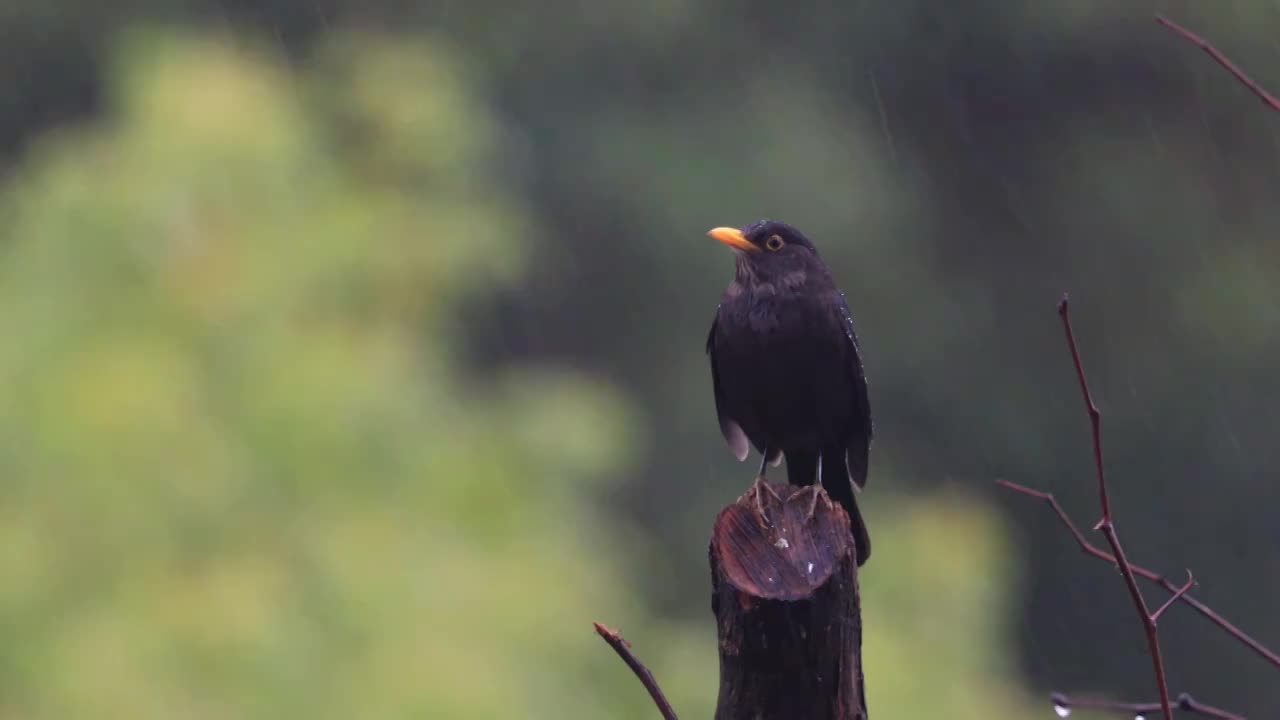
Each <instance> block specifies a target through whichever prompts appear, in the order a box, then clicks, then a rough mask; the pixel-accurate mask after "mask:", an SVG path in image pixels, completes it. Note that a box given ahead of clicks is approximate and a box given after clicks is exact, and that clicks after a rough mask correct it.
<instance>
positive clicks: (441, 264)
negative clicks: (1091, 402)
mask: <svg viewBox="0 0 1280 720" xmlns="http://www.w3.org/2000/svg"><path fill="white" fill-rule="evenodd" d="M122 48H123V50H122V52H121V53H120V54H119V61H118V62H117V63H115V65H114V73H113V75H112V80H111V82H110V87H111V88H112V92H111V96H110V100H109V105H110V112H109V113H108V115H107V116H106V117H105V118H104V119H103V120H101V121H100V122H98V123H96V124H93V125H90V126H86V127H77V128H67V129H63V130H60V131H56V132H51V133H49V134H47V135H45V136H44V137H42V138H41V139H40V141H39V142H38V143H37V144H35V145H34V146H33V148H32V149H31V151H30V152H29V153H28V154H27V156H26V157H25V159H24V161H23V162H22V164H21V166H20V167H19V168H18V169H17V171H16V172H15V173H14V174H13V175H12V177H11V178H10V180H9V182H8V183H7V184H6V186H5V188H4V190H3V194H2V195H0V213H2V218H3V228H4V230H3V236H2V237H0V240H2V241H3V242H0V336H2V337H4V338H6V342H5V343H4V345H3V347H2V348H0V394H3V397H5V398H6V402H5V403H4V405H3V406H2V407H0V470H2V471H3V476H4V482H3V483H2V484H0V577H3V578H4V582H3V583H2V584H0V628H2V629H3V632H2V633H0V636H3V638H4V640H5V642H4V643H2V644H0V718H6V719H10V718H11V719H13V720H18V719H23V720H26V719H28V718H63V717H85V716H94V717H119V718H160V717H174V716H182V717H225V718H231V717H244V718H253V717H263V718H267V717H271V718H279V717H334V718H339V717H341V718H349V717H365V716H367V717H430V718H459V719H463V720H465V719H467V718H499V717H522V718H524V717H528V718H601V717H619V718H621V717H626V718H647V717H652V714H653V711H652V708H651V706H650V704H649V700H648V698H647V697H645V696H644V694H643V691H642V690H641V688H640V686H639V684H638V683H636V682H635V681H634V679H633V678H632V677H631V675H630V674H629V672H627V671H626V669H625V667H624V666H623V665H622V664H621V663H620V662H618V661H617V659H616V658H614V657H613V655H612V653H611V652H610V651H609V650H608V649H607V648H606V647H605V646H604V645H603V644H602V643H600V642H599V641H598V640H597V639H596V638H595V637H594V635H593V634H592V633H591V632H590V622H591V621H592V620H602V621H605V622H608V623H610V624H617V625H620V626H621V627H622V629H623V631H624V632H625V634H627V635H628V636H629V637H630V638H631V639H632V640H633V641H634V642H635V643H636V647H637V652H638V653H639V654H640V655H641V656H642V657H643V658H644V659H645V660H646V661H647V662H649V663H650V665H651V666H652V667H653V669H654V670H655V672H656V673H657V675H658V677H659V678H660V679H661V681H662V682H663V684H664V686H665V687H666V689H667V691H668V693H669V694H670V695H671V697H672V699H673V701H674V702H675V703H676V704H677V706H679V707H680V709H681V710H682V711H683V712H684V713H685V714H686V716H688V717H706V716H708V715H709V714H710V712H711V708H712V706H713V703H714V698H715V685H716V660H715V645H714V643H715V638H714V634H713V632H714V631H713V622H712V620H711V617H710V613H709V611H707V612H706V614H705V615H704V617H703V618H701V619H700V620H699V621H697V622H685V623H673V622H671V621H663V620H660V619H659V618H658V617H656V616H655V615H653V614H652V613H651V612H649V611H647V610H646V609H645V606H644V604H643V602H642V600H643V598H644V594H645V593H644V590H645V587H646V586H647V585H650V584H661V583H662V582H663V580H662V578H661V577H656V578H648V577H642V576H637V575H635V574H633V573H631V574H629V573H627V572H625V571H624V570H625V568H626V566H627V563H626V560H625V558H626V553H627V550H628V548H627V547H626V546H627V545H628V540H629V538H628V532H629V531H628V530H626V529H625V528H622V527H611V526H610V525H609V524H608V523H606V522H605V521H604V519H603V518H602V517H600V516H599V514H598V511H597V510H596V505H597V503H596V502H595V498H596V496H597V492H596V490H595V488H596V485H597V484H598V483H599V482H601V481H602V480H604V479H606V478H608V477H611V476H614V475H616V474H617V472H618V471H619V469H621V468H624V467H626V465H627V464H628V463H630V462H633V460H634V458H635V454H636V452H637V451H638V450H639V449H640V447H639V446H640V445H642V444H643V442H644V440H643V436H642V435H641V434H639V433H638V432H637V430H636V425H637V423H636V421H635V419H634V417H633V415H634V411H633V410H632V408H631V405H630V403H629V402H628V401H627V400H625V399H624V398H623V397H622V396H621V395H619V394H618V392H617V391H615V390H614V389H613V388H612V387H611V386H610V385H609V384H607V383H604V382H602V381H600V380H598V379H593V378H591V377H589V376H587V375H584V374H582V373H580V372H569V371H567V370H564V369H557V368H555V367H554V366H541V367H540V366H536V365H534V366H530V365H522V366H520V367H519V368H499V369H496V370H493V371H485V372H477V371H473V370H468V369H467V368H466V367H465V363H464V361H463V358H462V356H461V355H460V353H459V352H458V348H459V347H460V336H459V332H460V330H461V328H459V327H457V323H456V317H457V312H458V309H459V306H460V304H461V303H463V302H464V301H465V299H466V298H467V297H468V296H470V295H472V294H474V293H477V292H484V291H490V290H491V289H492V288H493V287H494V286H495V284H502V283H509V282H511V281H513V280H515V279H516V278H518V277H519V276H520V273H521V271H522V267H523V266H524V264H525V260H526V259H525V254H526V251H527V245H526V243H525V240H527V239H528V238H530V237H535V236H536V235H537V233H538V232H539V231H538V228H537V227H535V223H534V222H533V221H532V220H531V218H530V216H529V214H528V212H527V211H526V210H525V209H524V207H523V204H522V201H521V199H520V198H519V197H518V195H516V194H515V193H513V192H512V191H511V190H509V189H505V188H506V185H505V183H504V182H503V181H502V178H501V176H500V173H499V172H498V171H497V168H496V165H495V162H494V149H495V147H496V142H497V141H496V138H498V137H500V136H501V134H502V132H503V130H502V128H501V127H500V124H499V122H498V121H497V120H496V119H495V116H494V114H493V113H492V111H491V110H490V109H489V108H488V107H487V106H486V104H485V102H484V101H483V100H482V99H481V98H480V97H479V96H478V95H477V94H476V93H475V92H474V91H473V89H472V80H471V79H470V78H469V77H468V75H467V73H466V72H465V70H464V69H463V68H462V67H460V66H459V64H458V63H457V60H456V56H455V55H454V54H453V53H451V52H450V51H449V50H448V48H447V46H446V45H445V44H442V43H431V42H427V41H423V40H421V39H417V40H415V39H409V38H404V37H391V36H373V35H361V34H345V33H344V34H334V35H333V36H331V37H330V38H328V41H327V42H326V43H325V44H324V45H323V46H322V47H321V48H319V49H318V50H317V51H316V53H315V55H314V56H313V57H311V58H310V59H309V61H308V62H307V63H306V65H305V66H304V67H302V68H298V67H295V66H291V65H290V64H289V63H288V62H286V60H285V58H282V57H280V56H279V55H277V54H275V53H273V52H272V51H271V50H270V45H261V44H257V43H255V42H252V41H251V40H248V39H246V37H244V36H239V37H236V38H234V39H233V38H229V37H225V36H220V35H203V36H195V37H187V36H175V35H170V34H165V33H135V34H132V35H130V36H129V37H128V39H127V42H125V43H124V44H123V45H122ZM882 484H883V485H885V486H890V483H889V482H882ZM727 500H728V498H726V501H727ZM876 509H877V515H876V517H877V520H876V527H877V528H878V530H879V532H880V534H878V537H879V538H881V539H879V540H878V541H877V546H878V547H879V548H880V550H878V551H877V552H878V557H879V559H878V561H877V567H886V568H896V569H897V571H895V572H892V573H880V572H877V573H869V574H868V575H867V576H866V578H865V579H864V581H863V583H864V606H865V609H866V653H867V662H868V676H869V691H870V693H871V698H870V699H871V702H872V703H873V706H878V707H880V708H883V712H885V713H888V714H890V715H892V716H894V717H928V716H936V715H938V714H940V713H942V714H946V715H947V716H949V717H958V718H975V719H977V718H986V717H1000V716H1011V715H1013V714H1015V713H1018V714H1022V713H1025V708H1026V705H1025V703H1026V699H1025V697H1024V696H1023V695H1022V693H1021V691H1020V690H1018V689H1017V688H1018V683H1017V681H1016V673H1015V670H1014V668H1013V667H1012V665H1011V664H1010V663H1009V661H1008V658H1009V650H1010V643H1011V642H1012V638H1011V637H1009V636H1008V633H1007V626H1006V625H1005V624H1004V623H1003V618H1004V616H1005V613H1007V612H1008V607H1009V606H1010V605H1011V604H1012V602H1013V600H1012V599H1011V597H1010V595H1009V589H1010V582H1011V580H1012V575H1011V568H1010V567H1009V566H1008V563H1007V560H1006V558H1007V557H1008V553H1007V550H1006V549H1005V548H1004V547H1003V544H1002V542H1001V541H999V540H998V538H1000V537H1003V533H1002V531H1001V529H1000V525H999V523H998V522H997V521H996V519H995V518H994V517H993V516H992V514H991V512H990V510H988V509H986V507H985V505H984V504H982V503H980V502H978V501H976V500H975V499H974V498H972V497H971V496H969V495H967V494H965V493H962V492H960V491H958V490H956V489H944V490H942V491H939V492H938V493H936V494H934V495H922V496H921V497H920V498H917V499H916V500H915V501H913V502H910V503H908V502H906V501H905V498H897V499H893V498H890V497H889V496H882V497H881V498H880V500H879V501H878V503H877V507H876ZM710 520H711V518H710V516H708V517H706V518H705V524H706V526H707V527H709V526H710ZM687 551H688V554H689V555H690V556H701V555H702V554H703V552H704V548H701V547H690V548H688V549H687ZM922 588H932V590H930V591H929V592H927V593H924V592H922ZM669 592H674V593H679V594H682V595H687V596H688V597H689V598H691V602H694V600H693V599H694V598H697V599H700V600H698V601H699V602H700V601H702V600H705V599H707V598H708V592H709V590H708V588H707V586H706V585H699V586H688V587H680V588H678V589H671V590H669ZM935 592H936V593H938V594H934V593H935ZM939 595H942V596H944V597H945V601H944V602H938V598H939ZM922 688H929V691H928V692H922Z"/></svg>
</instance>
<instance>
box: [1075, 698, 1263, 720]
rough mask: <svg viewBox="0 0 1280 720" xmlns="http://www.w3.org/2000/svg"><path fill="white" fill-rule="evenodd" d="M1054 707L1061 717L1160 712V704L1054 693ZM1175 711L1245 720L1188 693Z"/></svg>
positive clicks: (1228, 719) (1175, 706)
mask: <svg viewBox="0 0 1280 720" xmlns="http://www.w3.org/2000/svg"><path fill="white" fill-rule="evenodd" d="M1052 699H1053V707H1054V709H1055V710H1057V711H1058V714H1059V715H1062V714H1064V713H1065V712H1067V711H1070V710H1072V709H1074V708H1080V709H1087V710H1103V711H1106V712H1114V713H1117V714H1123V715H1128V716H1129V717H1136V718H1140V717H1143V716H1145V715H1149V714H1151V713H1154V712H1159V711H1160V703H1153V702H1147V703H1127V702H1117V701H1115V700H1095V699H1091V698H1071V697H1068V696H1066V695H1063V694H1062V693H1054V694H1053V696H1052ZM1174 709H1176V710H1180V711H1182V712H1185V713H1188V714H1191V715H1202V716H1204V717H1211V718H1219V719H1220V720H1245V718H1244V716H1243V715H1236V714H1235V713H1232V712H1228V711H1226V710H1223V709H1221V708H1216V707H1214V706H1212V705H1206V704H1204V703H1202V702H1200V701H1198V700H1196V699H1195V698H1193V697H1191V695H1189V694H1187V693H1182V694H1181V695H1179V696H1178V700H1177V702H1176V703H1175V704H1174Z"/></svg>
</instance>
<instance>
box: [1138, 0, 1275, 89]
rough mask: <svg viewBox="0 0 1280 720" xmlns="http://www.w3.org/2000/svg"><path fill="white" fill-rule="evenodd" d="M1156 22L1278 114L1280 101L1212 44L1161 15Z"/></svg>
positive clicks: (1157, 16)
mask: <svg viewBox="0 0 1280 720" xmlns="http://www.w3.org/2000/svg"><path fill="white" fill-rule="evenodd" d="M1156 22H1158V23H1160V24H1161V25H1163V26H1165V27H1166V28H1168V29H1169V30H1170V31H1172V32H1173V33H1175V34H1177V35H1179V36H1181V37H1182V39H1184V40H1186V41H1187V42H1189V43H1191V44H1192V45H1195V46H1196V47H1198V48H1200V49H1201V50H1203V51H1205V53H1206V54H1208V56H1209V57H1211V58H1213V59H1214V61H1215V62H1217V63H1218V64H1219V65H1221V66H1222V67H1224V68H1226V69H1227V72H1229V73H1231V75H1232V76H1234V77H1235V79H1236V80H1239V81H1240V84H1241V85H1244V86H1245V87H1246V88H1248V89H1249V92H1251V93H1253V94H1254V95H1256V96H1257V98H1258V99H1259V100H1261V101H1262V103H1263V104H1264V105H1266V106H1267V107H1269V108H1271V109H1272V110H1275V111H1276V112H1280V100H1277V99H1276V97H1275V96H1274V95H1272V94H1271V93H1269V92H1267V91H1266V90H1264V89H1263V87H1262V86H1261V85H1259V84H1258V83H1256V82H1254V80H1253V78H1251V77H1249V75H1248V73H1246V72H1245V71H1244V70H1241V69H1240V66H1238V65H1236V64H1235V63H1234V62H1232V61H1231V58H1229V57H1227V56H1226V55H1225V54H1223V52H1222V51H1221V50H1219V49H1218V48H1216V47H1214V46H1213V44H1212V43H1210V42H1209V41H1208V40H1205V39H1204V38H1202V37H1200V36H1199V35H1196V34H1195V33H1193V32H1191V31H1190V30H1188V29H1186V28H1184V27H1182V26H1181V25H1179V24H1178V23H1176V22H1174V21H1172V20H1170V19H1169V18H1167V17H1165V16H1163V15H1156Z"/></svg>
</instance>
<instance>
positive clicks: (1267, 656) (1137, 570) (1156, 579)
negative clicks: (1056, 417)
mask: <svg viewBox="0 0 1280 720" xmlns="http://www.w3.org/2000/svg"><path fill="white" fill-rule="evenodd" d="M996 484H997V485H1000V486H1001V487H1004V488H1008V489H1009V490H1012V491H1014V492H1016V493H1019V494H1022V495H1026V496H1028V497H1032V498H1036V499H1037V500H1043V501H1044V502H1045V503H1047V504H1048V505H1049V507H1050V508H1052V509H1053V512H1054V514H1056V515H1057V516H1058V519H1059V520H1060V521H1062V524H1063V526H1064V527H1066V528H1067V532H1069V533H1071V536H1072V537H1073V538H1075V540H1076V543H1077V544H1079V546H1080V550H1081V551H1082V552H1084V553H1085V554H1086V555H1089V556H1092V557H1096V558H1098V559H1099V560H1102V561H1104V562H1107V563H1110V564H1112V565H1114V564H1115V562H1116V559H1115V557H1113V556H1112V555H1111V554H1110V553H1108V552H1107V551H1105V550H1102V549H1100V548H1098V547H1097V546H1096V545H1094V544H1092V543H1090V542H1089V541H1088V540H1086V539H1085V537H1084V533H1082V532H1080V528H1078V527H1076V524H1075V523H1074V522H1073V521H1072V520H1071V516H1069V515H1067V512H1066V511H1065V510H1063V509H1062V505H1061V504H1059V503H1058V500H1057V498H1055V497H1054V496H1053V495H1052V494H1051V493H1047V492H1042V491H1040V490H1033V489H1031V488H1029V487H1026V486H1025V485H1019V484H1018V483H1015V482H1009V481H1008V480H997V481H996ZM1130 567H1131V568H1132V569H1133V572H1134V574H1135V575H1138V576H1139V577H1142V578H1145V579H1147V580H1150V581H1151V582H1153V583H1155V584H1156V585H1159V586H1160V587H1162V588H1164V589H1165V590H1167V591H1168V592H1170V593H1177V592H1178V590H1179V588H1178V586H1177V585H1174V584H1173V582H1172V581H1171V580H1169V579H1168V578H1166V577H1164V576H1163V575H1161V574H1159V573H1157V572H1154V571H1152V570H1148V569H1147V568H1145V567H1142V566H1140V565H1133V564H1132V563H1130ZM1178 599H1179V600H1180V601H1181V602H1182V603H1183V604H1185V605H1188V606H1190V607H1191V609H1193V610H1195V611H1196V612H1198V613H1200V615H1202V616H1203V617H1205V618H1206V619H1207V620H1209V622H1211V623H1213V624H1214V625H1217V626H1218V627H1219V628H1222V630H1223V631H1224V632H1226V633H1227V634H1228V635H1230V636H1231V637H1233V638H1235V639H1236V640H1237V641H1239V642H1240V643H1241V644H1242V645H1244V646H1245V647H1247V648H1249V649H1250V650H1252V651H1254V652H1255V653H1257V655H1258V656H1259V657H1261V658H1262V659H1263V660H1265V661H1266V662H1267V663H1268V664H1270V665H1272V666H1273V667H1276V668H1280V655H1277V654H1276V653H1275V652H1273V651H1272V650H1270V649H1269V648H1268V647H1267V646H1265V645H1263V644H1262V643H1260V642H1258V641H1257V640H1255V639H1253V637H1251V636H1250V635H1249V634H1248V633H1246V632H1245V631H1243V630H1241V629H1240V628H1238V627H1236V626H1235V625H1234V624H1233V623H1232V622H1231V621H1230V620H1227V619H1226V618H1224V617H1222V616H1221V615H1219V614H1218V613H1217V611H1215V610H1214V609H1213V608H1211V607H1209V606H1208V605H1205V604H1204V603H1203V602H1201V601H1199V600H1197V599H1196V598H1194V597H1192V596H1191V595H1189V594H1186V593H1183V594H1182V595H1181V596H1180V597H1179V598H1178Z"/></svg>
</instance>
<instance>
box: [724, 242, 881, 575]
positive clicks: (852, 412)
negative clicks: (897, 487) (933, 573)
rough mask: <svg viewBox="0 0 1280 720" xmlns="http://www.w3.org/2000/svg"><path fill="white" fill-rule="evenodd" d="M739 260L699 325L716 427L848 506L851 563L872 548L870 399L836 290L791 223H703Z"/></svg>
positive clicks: (741, 451)
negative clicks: (710, 315)
mask: <svg viewBox="0 0 1280 720" xmlns="http://www.w3.org/2000/svg"><path fill="white" fill-rule="evenodd" d="M708 234H709V235H710V236H711V237H713V238H715V239H716V240H719V241H720V242H722V243H724V244H725V245H728V246H729V247H730V248H732V249H733V253H734V255H735V260H736V261H737V272H736V275H735V277H734V280H733V282H732V283H730V284H729V287H728V289H726V290H725V293H724V296H723V297H722V298H721V300H720V306H719V307H718V308H717V309H716V317H715V321H714V322H713V323H712V324H711V332H710V334H709V335H708V336H707V354H708V355H709V356H710V359H711V380H712V385H713V386H714V389H715V400H716V415H717V416H718V417H719V420H720V431H721V432H722V433H723V434H724V439H725V440H726V441H727V442H728V443H729V448H730V449H731V450H732V451H733V454H734V455H736V456H737V458H738V460H745V459H746V458H747V455H748V454H749V448H748V443H750V445H752V446H754V447H755V449H756V450H757V451H758V452H759V453H760V455H761V459H760V474H761V475H764V473H765V467H766V465H768V464H770V463H772V464H774V465H777V464H778V463H779V462H781V460H782V458H783V457H785V458H786V461H787V481H788V482H790V483H791V484H793V485H812V484H813V483H815V482H818V481H821V482H822V487H823V488H824V489H825V490H826V491H827V495H829V496H830V497H831V499H832V500H835V501H837V502H839V503H840V504H841V505H842V506H843V507H844V509H845V512H846V513H848V515H849V525H850V529H851V530H852V531H853V538H854V543H855V545H856V547H857V554H858V557H857V560H858V564H859V565H862V564H863V563H864V562H866V560H867V557H868V556H870V554H871V538H870V536H869V535H868V534H867V528H866V525H865V524H864V523H863V520H862V514H861V513H859V512H858V502H857V500H856V499H855V497H854V493H855V492H856V490H857V489H861V488H862V486H863V485H865V484H866V482H867V462H868V455H869V452H870V449H871V404H870V401H869V399H868V396H867V381H866V378H865V376H864V375H863V369H862V358H861V356H860V355H859V353H858V338H857V335H855V334H854V330H853V319H852V318H851V317H850V316H849V306H848V305H847V304H846V303H845V299H844V294H843V293H841V292H840V289H839V288H838V287H836V284H835V281H834V280H833V279H832V277H831V272H830V271H829V270H827V266H826V264H825V263H823V262H822V259H821V258H820V257H819V256H818V251H817V249H816V248H815V247H814V246H813V243H811V242H809V239H808V238H806V237H805V236H804V235H803V234H801V233H800V231H799V230H797V229H795V228H793V227H791V226H790V225H787V224H786V223H783V222H777V221H774V220H761V221H759V222H757V223H754V224H753V225H750V226H748V227H746V228H743V229H741V230H738V229H735V228H728V227H719V228H715V229H714V230H712V231H710V232H709V233H708Z"/></svg>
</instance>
